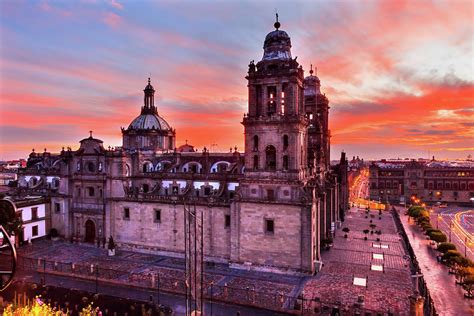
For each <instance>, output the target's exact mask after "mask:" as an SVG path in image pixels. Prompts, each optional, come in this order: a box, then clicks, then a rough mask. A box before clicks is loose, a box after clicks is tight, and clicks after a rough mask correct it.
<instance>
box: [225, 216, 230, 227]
mask: <svg viewBox="0 0 474 316" xmlns="http://www.w3.org/2000/svg"><path fill="white" fill-rule="evenodd" d="M229 227H230V215H226V216H225V228H229Z"/></svg>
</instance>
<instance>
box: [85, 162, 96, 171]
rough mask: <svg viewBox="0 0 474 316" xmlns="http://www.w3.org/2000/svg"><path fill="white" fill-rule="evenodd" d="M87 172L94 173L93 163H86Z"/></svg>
mask: <svg viewBox="0 0 474 316" xmlns="http://www.w3.org/2000/svg"><path fill="white" fill-rule="evenodd" d="M87 171H89V172H94V171H95V165H94V163H93V162H88V163H87Z"/></svg>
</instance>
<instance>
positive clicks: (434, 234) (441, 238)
mask: <svg viewBox="0 0 474 316" xmlns="http://www.w3.org/2000/svg"><path fill="white" fill-rule="evenodd" d="M428 236H430V239H431V240H433V241H436V242H446V240H448V237H446V235H445V234H444V233H442V232H440V231H431V232H430V233H429V234H428Z"/></svg>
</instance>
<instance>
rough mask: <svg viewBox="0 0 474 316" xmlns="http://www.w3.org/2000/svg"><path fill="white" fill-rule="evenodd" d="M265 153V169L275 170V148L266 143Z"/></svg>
mask: <svg viewBox="0 0 474 316" xmlns="http://www.w3.org/2000/svg"><path fill="white" fill-rule="evenodd" d="M265 154H266V158H267V161H266V168H267V170H275V169H276V149H275V147H273V146H272V145H268V146H267V148H266V149H265Z"/></svg>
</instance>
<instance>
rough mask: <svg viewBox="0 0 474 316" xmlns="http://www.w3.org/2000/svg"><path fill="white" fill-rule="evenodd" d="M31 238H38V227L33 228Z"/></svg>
mask: <svg viewBox="0 0 474 316" xmlns="http://www.w3.org/2000/svg"><path fill="white" fill-rule="evenodd" d="M31 236H32V237H36V236H38V225H35V226H33V227H32V228H31Z"/></svg>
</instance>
